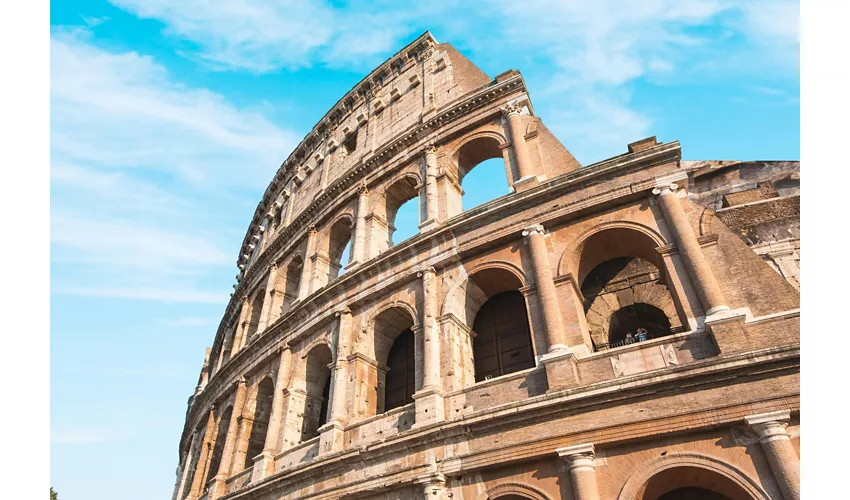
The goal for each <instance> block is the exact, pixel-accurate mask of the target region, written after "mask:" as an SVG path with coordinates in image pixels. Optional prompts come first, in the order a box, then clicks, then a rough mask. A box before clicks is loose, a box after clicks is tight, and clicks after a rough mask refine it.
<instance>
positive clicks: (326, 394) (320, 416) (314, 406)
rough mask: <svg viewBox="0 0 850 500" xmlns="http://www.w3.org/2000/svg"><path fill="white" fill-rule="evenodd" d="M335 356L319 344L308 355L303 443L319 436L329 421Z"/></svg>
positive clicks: (302, 431)
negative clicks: (322, 427) (331, 366)
mask: <svg viewBox="0 0 850 500" xmlns="http://www.w3.org/2000/svg"><path fill="white" fill-rule="evenodd" d="M332 361H333V354H332V353H331V350H330V348H329V347H328V346H327V345H326V344H319V345H317V346H315V347H313V348H312V349H311V350H310V352H309V353H307V359H306V362H305V375H304V392H305V403H304V411H303V420H302V425H301V441H307V440H308V439H312V438H314V437H316V436H318V435H319V427H321V426H322V425H324V424H325V423H327V421H328V399H329V398H330V383H331V379H330V374H331V369H330V367H329V365H330V363H331V362H332Z"/></svg>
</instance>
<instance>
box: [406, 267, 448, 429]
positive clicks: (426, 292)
mask: <svg viewBox="0 0 850 500" xmlns="http://www.w3.org/2000/svg"><path fill="white" fill-rule="evenodd" d="M417 276H418V277H420V278H422V337H423V339H422V340H423V342H422V344H423V350H422V361H423V363H422V364H423V370H422V373H423V377H422V389H421V390H419V391H418V392H417V393H416V394H414V395H413V399H414V401H415V407H416V423H415V424H414V427H421V426H423V425H428V424H430V423H433V422H438V421H441V420H443V419H444V418H445V410H444V404H443V403H444V402H443V390H442V384H441V383H440V327H439V324H438V323H437V316H438V313H439V304H438V301H439V299H440V297H439V291H438V290H437V275H436V271H435V270H434V268H433V267H431V266H425V267H423V268H422V269H421V270H420V271H419V272H418V273H417Z"/></svg>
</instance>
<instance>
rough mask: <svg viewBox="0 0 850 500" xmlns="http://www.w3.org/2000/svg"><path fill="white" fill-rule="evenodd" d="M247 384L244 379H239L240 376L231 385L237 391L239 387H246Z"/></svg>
mask: <svg viewBox="0 0 850 500" xmlns="http://www.w3.org/2000/svg"><path fill="white" fill-rule="evenodd" d="M247 383H248V382H247V381H246V380H245V377H241V376H240V377H239V378H238V379H236V380H235V381H234V382H233V385H234V386H235V387H236V388H237V389H238V388H239V386H240V385H241V386H244V385H246V384H247Z"/></svg>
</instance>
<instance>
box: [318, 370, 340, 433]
mask: <svg viewBox="0 0 850 500" xmlns="http://www.w3.org/2000/svg"><path fill="white" fill-rule="evenodd" d="M340 390H342V389H341V388H340ZM330 399H331V377H330V376H328V379H327V381H325V387H324V388H323V389H322V405H321V406H320V407H319V427H321V426H323V425H325V424H326V423H328V405H329V404H330ZM317 429H318V428H317ZM317 434H318V432H317Z"/></svg>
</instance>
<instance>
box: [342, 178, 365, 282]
mask: <svg viewBox="0 0 850 500" xmlns="http://www.w3.org/2000/svg"><path fill="white" fill-rule="evenodd" d="M357 193H358V194H357V221H356V222H355V223H354V224H355V226H354V242H353V247H354V248H352V256H351V262H349V263H348V266H346V267H353V266H356V265H357V264H362V263H363V262H365V261H366V260H367V259H368V258H369V256H368V255H367V254H366V244H367V240H366V212H367V211H368V210H369V189H368V188H367V187H366V184H361V185H360V187H359V188H358V189H357Z"/></svg>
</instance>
